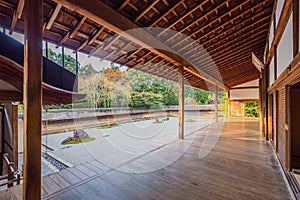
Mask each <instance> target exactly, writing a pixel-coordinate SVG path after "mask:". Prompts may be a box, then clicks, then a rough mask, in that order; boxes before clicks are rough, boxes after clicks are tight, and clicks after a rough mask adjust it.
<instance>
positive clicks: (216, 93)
mask: <svg viewBox="0 0 300 200" xmlns="http://www.w3.org/2000/svg"><path fill="white" fill-rule="evenodd" d="M218 121H219V119H218V86H215V122H216V123H218Z"/></svg>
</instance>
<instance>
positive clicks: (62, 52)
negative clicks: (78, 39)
mask: <svg viewBox="0 0 300 200" xmlns="http://www.w3.org/2000/svg"><path fill="white" fill-rule="evenodd" d="M61 64H62V67H63V68H65V48H64V47H63V46H62V47H61Z"/></svg>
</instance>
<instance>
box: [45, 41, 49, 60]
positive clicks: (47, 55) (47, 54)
mask: <svg viewBox="0 0 300 200" xmlns="http://www.w3.org/2000/svg"><path fill="white" fill-rule="evenodd" d="M48 57H49V53H48V42H46V58H48Z"/></svg>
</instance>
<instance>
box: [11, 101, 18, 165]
mask: <svg viewBox="0 0 300 200" xmlns="http://www.w3.org/2000/svg"><path fill="white" fill-rule="evenodd" d="M18 135H19V134H18V105H14V104H13V105H12V137H13V162H14V169H15V170H17V169H18V157H19V156H18V153H19V152H18Z"/></svg>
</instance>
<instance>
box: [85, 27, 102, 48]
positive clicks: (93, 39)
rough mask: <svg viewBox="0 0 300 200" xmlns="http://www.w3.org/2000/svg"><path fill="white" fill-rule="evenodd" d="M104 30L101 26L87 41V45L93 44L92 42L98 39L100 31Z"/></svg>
mask: <svg viewBox="0 0 300 200" xmlns="http://www.w3.org/2000/svg"><path fill="white" fill-rule="evenodd" d="M104 29H105V27H104V26H102V27H101V28H100V29H99V30H98V31H97V32H96V33H95V35H94V36H93V37H92V38H91V39H90V40H89V42H88V45H91V44H93V42H94V41H95V40H96V39H97V38H98V37H99V35H100V33H101V32H102V31H104Z"/></svg>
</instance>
